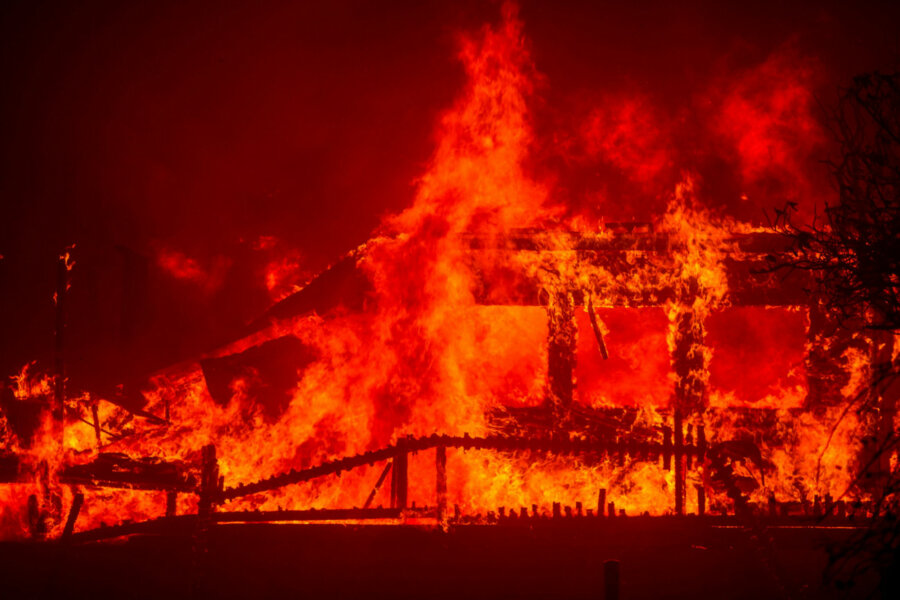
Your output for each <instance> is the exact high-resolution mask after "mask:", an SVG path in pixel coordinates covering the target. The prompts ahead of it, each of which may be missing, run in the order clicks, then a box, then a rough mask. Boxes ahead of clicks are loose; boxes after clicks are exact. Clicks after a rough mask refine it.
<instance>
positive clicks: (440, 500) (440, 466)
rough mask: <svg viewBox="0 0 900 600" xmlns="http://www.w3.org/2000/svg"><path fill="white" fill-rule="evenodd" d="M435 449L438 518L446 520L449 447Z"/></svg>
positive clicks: (441, 520)
mask: <svg viewBox="0 0 900 600" xmlns="http://www.w3.org/2000/svg"><path fill="white" fill-rule="evenodd" d="M434 451H435V457H434V461H435V474H436V477H437V481H436V482H435V491H436V493H437V520H438V522H439V523H443V522H444V514H445V513H446V512H447V448H446V446H438V447H437V448H435V449H434Z"/></svg>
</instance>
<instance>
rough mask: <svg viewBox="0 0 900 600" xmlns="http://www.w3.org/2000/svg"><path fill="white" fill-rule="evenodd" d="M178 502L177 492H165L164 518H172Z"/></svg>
mask: <svg viewBox="0 0 900 600" xmlns="http://www.w3.org/2000/svg"><path fill="white" fill-rule="evenodd" d="M177 501H178V492H176V491H175V490H169V491H168V492H166V516H167V517H174V516H175V512H176V502H177Z"/></svg>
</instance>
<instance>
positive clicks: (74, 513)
mask: <svg viewBox="0 0 900 600" xmlns="http://www.w3.org/2000/svg"><path fill="white" fill-rule="evenodd" d="M82 504H84V494H82V493H81V492H75V497H74V498H72V507H71V508H70V509H69V516H68V518H67V519H66V525H65V527H64V528H63V533H62V539H63V540H68V539H69V538H70V537H72V532H73V531H74V530H75V521H76V520H77V519H78V513H79V512H80V511H81V505H82Z"/></svg>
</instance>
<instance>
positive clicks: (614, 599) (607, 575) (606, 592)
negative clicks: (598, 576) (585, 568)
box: [603, 560, 621, 600]
mask: <svg viewBox="0 0 900 600" xmlns="http://www.w3.org/2000/svg"><path fill="white" fill-rule="evenodd" d="M620 575H621V573H620V570H619V561H617V560H608V561H606V562H604V563H603V598H604V600H619V591H620V588H621V578H620Z"/></svg>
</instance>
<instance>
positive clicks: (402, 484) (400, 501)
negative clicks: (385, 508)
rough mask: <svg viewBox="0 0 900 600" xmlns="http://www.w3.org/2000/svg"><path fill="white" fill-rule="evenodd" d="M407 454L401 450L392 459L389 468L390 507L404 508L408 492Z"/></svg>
mask: <svg viewBox="0 0 900 600" xmlns="http://www.w3.org/2000/svg"><path fill="white" fill-rule="evenodd" d="M408 470H409V454H408V453H407V452H403V453H402V454H398V455H397V458H395V459H394V467H393V468H392V469H391V507H392V508H399V509H405V508H406V501H407V494H408V487H409V481H408Z"/></svg>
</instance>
